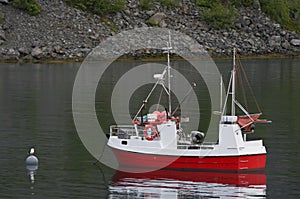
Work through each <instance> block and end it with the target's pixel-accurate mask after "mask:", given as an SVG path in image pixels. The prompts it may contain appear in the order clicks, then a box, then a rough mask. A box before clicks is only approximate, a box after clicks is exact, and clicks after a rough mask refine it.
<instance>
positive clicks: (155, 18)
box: [147, 12, 166, 26]
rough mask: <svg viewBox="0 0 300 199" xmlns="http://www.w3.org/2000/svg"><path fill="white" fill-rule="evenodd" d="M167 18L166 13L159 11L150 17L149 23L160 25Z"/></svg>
mask: <svg viewBox="0 0 300 199" xmlns="http://www.w3.org/2000/svg"><path fill="white" fill-rule="evenodd" d="M165 18H166V15H165V13H163V12H157V13H155V14H154V15H152V17H150V18H149V19H148V21H147V24H149V25H150V26H160V25H161V24H163V23H164V22H163V21H164V19H165Z"/></svg>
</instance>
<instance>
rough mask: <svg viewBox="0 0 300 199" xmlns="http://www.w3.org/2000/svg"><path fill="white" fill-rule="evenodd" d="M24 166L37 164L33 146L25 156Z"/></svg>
mask: <svg viewBox="0 0 300 199" xmlns="http://www.w3.org/2000/svg"><path fill="white" fill-rule="evenodd" d="M25 162H26V166H37V165H38V163H39V160H38V158H37V157H36V156H35V155H34V148H33V147H32V148H31V149H30V151H29V156H28V157H27V158H26V161H25Z"/></svg>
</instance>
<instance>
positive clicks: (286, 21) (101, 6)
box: [12, 0, 300, 33]
mask: <svg viewBox="0 0 300 199" xmlns="http://www.w3.org/2000/svg"><path fill="white" fill-rule="evenodd" d="M64 1H65V2H66V3H68V4H69V5H72V6H74V7H76V8H79V9H81V10H84V11H89V12H92V13H95V14H98V15H101V16H104V15H107V14H111V13H116V12H119V11H121V10H123V9H125V6H126V2H127V1H126V0H64ZM180 1H182V0H140V1H139V2H138V6H139V8H141V9H142V10H151V9H153V8H154V6H155V4H160V5H162V6H165V7H167V8H172V7H174V6H178V3H179V2H180ZM254 1H258V0H192V2H194V3H195V4H196V5H197V6H199V7H200V8H201V9H202V17H201V20H202V21H205V22H206V23H207V24H208V25H210V26H211V27H212V28H214V29H223V28H230V27H233V24H234V23H233V22H234V21H235V19H236V18H237V17H238V12H237V9H236V8H238V7H242V6H243V7H252V6H253V4H254ZM259 2H260V4H261V9H262V11H263V12H264V13H266V15H267V16H269V17H270V18H272V19H273V20H275V21H277V22H278V23H279V24H280V25H281V26H282V27H284V28H286V29H289V30H294V31H297V32H298V33H300V1H299V0H259ZM12 5H13V6H14V7H16V8H19V9H22V10H25V11H27V12H28V13H29V14H30V15H38V14H39V13H40V11H41V10H40V9H41V8H40V5H39V4H38V3H37V1H36V0H13V1H12Z"/></svg>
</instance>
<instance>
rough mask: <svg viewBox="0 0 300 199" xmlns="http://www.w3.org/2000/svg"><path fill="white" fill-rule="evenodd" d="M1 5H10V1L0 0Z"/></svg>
mask: <svg viewBox="0 0 300 199" xmlns="http://www.w3.org/2000/svg"><path fill="white" fill-rule="evenodd" d="M0 3H4V4H8V0H0Z"/></svg>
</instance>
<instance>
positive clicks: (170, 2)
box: [138, 0, 179, 10]
mask: <svg viewBox="0 0 300 199" xmlns="http://www.w3.org/2000/svg"><path fill="white" fill-rule="evenodd" d="M178 1H179V0H141V1H140V2H139V4H138V6H139V7H140V8H141V9H142V10H151V9H153V8H154V4H155V3H160V5H162V6H166V7H168V8H172V7H174V6H176V5H178Z"/></svg>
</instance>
